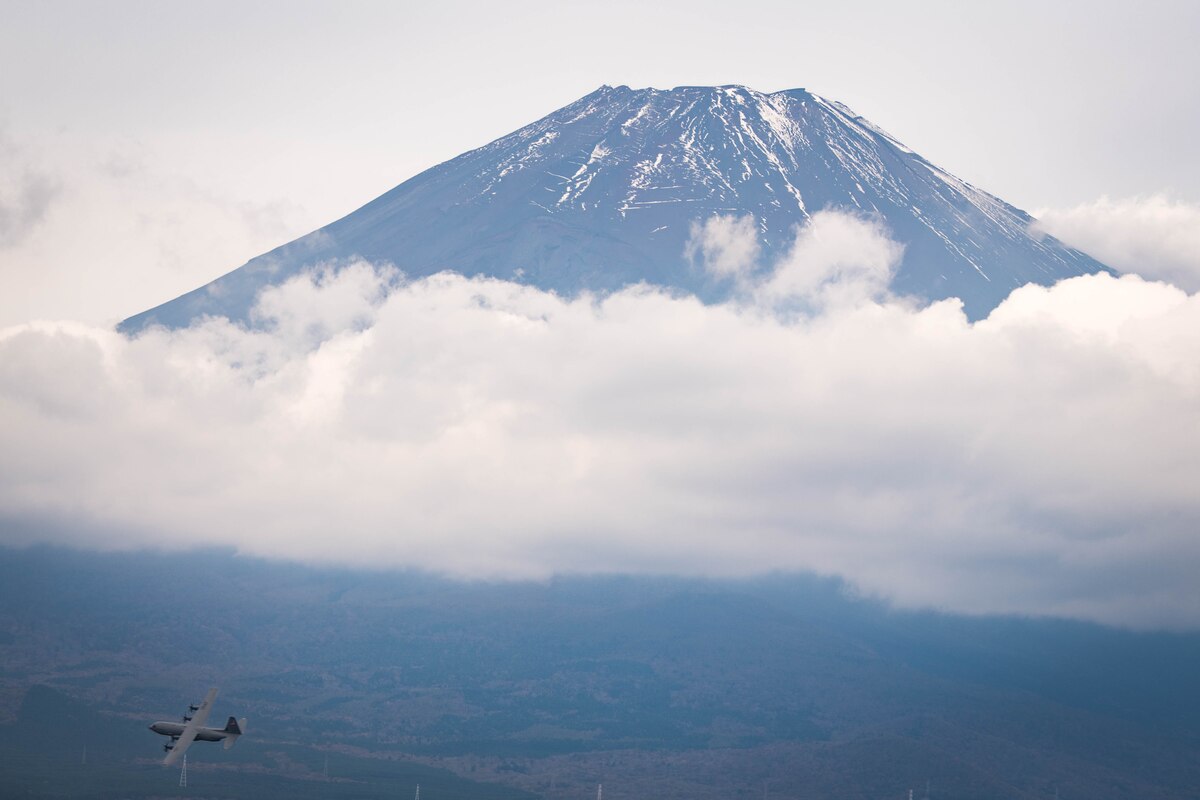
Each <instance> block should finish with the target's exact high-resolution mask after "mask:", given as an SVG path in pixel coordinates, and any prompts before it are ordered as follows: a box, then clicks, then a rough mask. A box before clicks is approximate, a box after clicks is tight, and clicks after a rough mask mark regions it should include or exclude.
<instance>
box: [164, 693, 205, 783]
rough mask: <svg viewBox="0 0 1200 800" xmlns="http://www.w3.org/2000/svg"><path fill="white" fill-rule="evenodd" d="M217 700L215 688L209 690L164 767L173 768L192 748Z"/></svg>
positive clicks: (168, 755)
mask: <svg viewBox="0 0 1200 800" xmlns="http://www.w3.org/2000/svg"><path fill="white" fill-rule="evenodd" d="M216 699H217V689H216V687H215V686H214V687H213V688H212V689H209V690H208V694H206V695H205V696H204V700H203V702H201V703H200V705H199V706H197V707H196V712H195V713H194V714H192V718H191V719H190V720H188V724H187V725H185V726H184V728H183V733H181V734H179V739H178V740H177V741H176V742H175V746H174V747H172V748H171V752H169V753H167V757H166V758H164V759H163V765H164V766H168V767H169V766H171V765H172V764H174V763H175V762H176V760H178V758H179V757H180V756H181V755H183V752H184V751H185V750H187V749H188V748H189V747H191V746H192V742H194V741H196V734H197V733H199V732H200V728H201V727H202V726H203V725H204V723H205V721H206V720H207V719H208V714H209V712H210V711H212V704H213V700H216Z"/></svg>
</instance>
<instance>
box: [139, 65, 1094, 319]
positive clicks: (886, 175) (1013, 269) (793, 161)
mask: <svg viewBox="0 0 1200 800" xmlns="http://www.w3.org/2000/svg"><path fill="white" fill-rule="evenodd" d="M826 208H838V209H849V210H854V211H860V212H863V213H866V214H871V215H878V216H879V217H881V218H882V219H883V220H884V221H885V222H886V224H887V226H888V227H889V228H890V230H891V232H892V235H893V236H894V238H896V239H897V240H899V241H901V242H903V243H904V244H905V245H906V252H905V255H904V260H903V262H902V264H901V266H900V268H899V270H898V272H897V274H896V276H895V279H894V285H893V288H894V289H895V290H896V291H898V292H901V293H904V294H913V295H917V296H920V297H924V298H927V299H942V298H946V297H951V296H954V297H960V298H962V300H963V302H964V304H965V307H966V310H967V313H968V314H969V315H970V316H971V317H973V318H978V317H981V316H985V315H986V314H987V313H988V312H989V311H990V310H991V309H992V308H994V307H995V306H996V305H997V304H999V303H1000V302H1001V301H1002V300H1003V299H1004V298H1005V297H1006V296H1007V295H1008V293H1009V292H1010V291H1011V290H1012V289H1014V288H1016V287H1017V286H1021V285H1023V284H1025V283H1028V282H1031V281H1032V282H1036V283H1042V284H1049V283H1053V282H1054V281H1056V280H1058V279H1061V278H1064V277H1069V276H1073V275H1080V274H1086V273H1091V272H1096V271H1099V270H1104V269H1106V267H1104V265H1102V264H1100V263H1099V262H1097V261H1095V260H1093V259H1092V258H1090V257H1088V256H1087V255H1085V254H1083V253H1081V252H1079V251H1077V250H1072V249H1070V248H1068V247H1065V246H1064V245H1062V244H1061V243H1059V242H1058V241H1056V240H1054V239H1053V238H1050V237H1037V236H1033V235H1031V234H1030V233H1029V230H1028V227H1029V223H1030V222H1031V221H1032V218H1031V217H1030V216H1029V215H1028V214H1026V213H1025V212H1023V211H1021V210H1019V209H1017V208H1014V207H1012V206H1010V205H1008V204H1007V203H1005V202H1003V201H1002V200H999V199H997V198H996V197H993V196H992V195H990V194H987V193H986V192H983V191H981V190H979V189H976V188H975V187H973V186H971V185H970V184H967V183H965V182H964V181H962V180H959V179H958V178H956V177H954V176H953V175H951V174H950V173H949V172H946V171H945V170H943V169H941V168H940V167H937V166H935V165H934V164H932V163H930V162H929V161H926V160H925V159H924V158H922V157H921V156H919V155H917V154H916V153H914V152H912V151H911V150H909V149H908V148H907V147H905V146H904V145H902V144H901V143H900V142H898V141H897V140H896V139H894V138H892V137H891V136H889V135H888V134H887V133H885V132H884V131H882V130H881V129H879V128H878V127H876V126H875V125H872V124H871V123H870V122H868V121H867V120H865V119H863V118H862V117H860V116H858V115H856V114H855V113H854V112H852V111H851V110H850V109H848V108H846V107H845V106H844V105H842V104H840V103H836V102H832V101H829V100H826V99H824V98H822V97H819V96H818V95H815V94H812V93H810V92H807V91H805V90H803V89H791V90H787V91H781V92H774V93H771V94H764V93H761V92H756V91H753V90H750V89H747V88H744V87H740V86H719V87H700V86H683V87H678V88H675V89H671V90H670V91H661V90H658V89H630V88H629V87H627V86H618V87H616V88H613V87H609V86H604V87H601V88H600V89H597V90H596V91H595V92H592V93H591V94H589V95H587V96H586V97H583V98H581V99H580V100H577V101H576V102H574V103H571V104H570V105H568V106H566V107H564V108H561V109H559V110H558V111H555V112H554V113H552V114H550V115H549V116H547V117H544V118H542V119H540V120H538V121H537V122H534V123H532V124H531V125H527V126H525V127H524V128H521V129H520V130H518V131H516V132H515V133H512V134H509V135H508V136H505V137H503V138H501V139H497V140H496V141H494V142H492V143H491V144H488V145H485V146H484V147H481V148H479V149H477V150H472V151H470V152H468V153H464V154H463V155H461V156H459V157H458V158H455V159H453V160H451V161H447V162H446V163H444V164H440V165H438V166H436V167H433V168H432V169H429V170H426V171H425V172H423V173H421V174H420V175H417V176H416V177H414V178H412V179H410V180H408V181H405V182H404V183H402V184H400V185H399V186H397V187H396V188H394V189H392V190H391V191H390V192H388V193H386V194H384V195H383V196H381V197H379V198H377V199H375V200H373V201H372V202H370V203H368V204H367V205H365V206H363V207H362V208H360V209H358V210H357V211H355V212H353V213H352V214H350V215H348V216H346V217H343V218H342V219H340V220H338V221H336V222H334V223H332V224H330V225H327V226H325V227H324V228H321V229H320V230H318V231H315V232H313V233H310V234H308V235H307V236H304V237H301V238H300V239H297V240H296V241H294V242H291V243H288V244H285V245H283V246H282V247H279V248H276V249H275V250H272V251H271V252H269V253H266V254H265V255H262V256H259V257H257V258H255V259H253V260H251V261H250V262H249V263H247V264H245V265H244V266H242V267H241V268H239V269H237V270H234V271H233V272H231V273H229V274H227V275H225V276H224V277H222V278H219V279H217V280H215V281H213V282H212V283H210V284H208V285H207V286H204V287H201V288H199V289H197V290H195V291H193V292H190V293H188V294H185V295H183V296H182V297H179V298H177V299H175V300H172V301H170V302H168V303H165V304H163V305H161V306H158V307H157V308H153V309H151V310H149V311H146V312H144V313H142V314H139V315H137V316H134V317H131V318H129V319H128V320H126V321H125V322H123V323H122V325H121V327H122V329H123V330H125V331H127V332H128V331H136V330H139V329H141V328H142V327H144V326H146V325H150V324H156V323H158V324H164V325H167V326H182V325H186V324H187V323H188V322H189V321H190V320H191V319H193V318H195V317H197V316H199V315H203V314H218V315H226V316H230V317H231V318H236V319H245V318H246V317H247V315H248V311H249V309H250V307H251V306H252V305H253V302H254V298H255V296H256V294H257V292H258V291H259V290H260V289H262V288H263V287H264V286H267V285H270V284H273V283H277V282H279V281H281V280H284V279H286V278H287V277H289V276H291V275H294V274H296V273H297V272H298V271H300V270H302V269H304V268H305V267H306V266H310V265H313V264H315V263H318V262H323V261H335V262H336V261H338V260H344V259H347V258H350V257H354V256H361V257H363V258H366V259H368V260H372V261H387V262H391V263H393V264H395V265H396V266H398V267H400V268H401V269H402V270H404V271H405V272H406V273H407V274H408V275H410V276H423V275H430V274H433V273H435V272H439V271H442V270H446V269H450V270H455V271H458V272H461V273H464V274H467V275H477V274H482V275H491V276H495V277H499V278H505V279H511V280H520V281H525V282H528V283H530V284H533V285H535V286H538V287H541V288H544V289H553V290H555V291H557V292H560V293H564V294H567V295H573V294H575V293H578V292H579V291H581V290H598V291H605V290H613V289H618V288H620V287H622V286H625V285H628V284H632V283H637V282H639V281H646V282H649V283H653V284H657V285H661V286H667V287H675V288H678V289H682V290H685V291H688V292H692V293H695V294H697V295H698V296H700V297H702V298H703V299H705V300H709V301H714V300H720V299H721V298H722V297H724V296H725V295H726V293H727V292H728V291H729V287H728V286H724V285H721V284H718V283H714V282H713V281H712V279H710V278H709V277H707V276H706V275H705V274H704V273H703V271H702V270H700V269H697V268H696V267H695V266H694V265H692V264H691V263H690V262H689V260H688V259H687V258H686V257H685V255H684V250H685V245H686V242H687V239H688V236H689V229H690V227H691V225H692V223H693V222H696V221H702V220H705V219H708V218H709V217H711V216H713V215H717V214H735V215H744V214H753V215H754V217H755V218H756V220H757V221H758V223H759V229H760V233H761V245H762V254H763V260H764V262H765V263H770V262H771V260H772V259H774V258H776V257H778V256H780V255H781V254H783V253H784V252H785V250H786V248H787V247H788V246H789V245H790V243H791V241H792V239H793V236H794V231H795V228H796V226H797V225H799V224H801V223H803V222H804V221H805V219H807V217H808V216H809V215H810V214H813V213H815V212H817V211H820V210H822V209H826Z"/></svg>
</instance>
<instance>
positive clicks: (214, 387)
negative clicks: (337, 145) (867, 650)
mask: <svg viewBox="0 0 1200 800" xmlns="http://www.w3.org/2000/svg"><path fill="white" fill-rule="evenodd" d="M842 223H844V224H845V225H846V226H848V227H846V228H845V229H844V231H843V232H845V231H858V232H859V233H862V229H859V228H854V227H853V226H854V225H855V224H859V223H862V220H858V221H857V223H856V222H855V221H854V220H853V219H844V220H842ZM810 234H811V231H810V232H809V234H805V233H803V232H802V233H801V234H800V239H801V241H800V243H799V244H798V245H797V248H796V250H797V252H798V253H800V254H801V255H800V256H797V258H801V257H804V258H807V257H808V256H804V255H803V254H804V253H807V252H809V251H808V250H807V249H806V248H808V247H810V246H811V247H813V248H816V251H817V252H818V253H820V252H821V248H822V247H825V246H826V245H827V244H828V242H829V241H830V239H826V238H821V239H820V241H819V242H817V243H816V244H811V245H810V244H807V243H806V242H809V241H817V240H816V238H815V237H813V238H811V239H805V236H806V235H810ZM872 235H873V236H875V237H876V238H877V239H878V241H876V242H875V243H874V244H873V245H871V244H869V243H864V242H862V241H858V240H857V238H856V237H855V236H848V237H845V240H846V241H847V242H850V244H849V245H848V246H852V247H853V248H855V249H854V250H853V252H855V253H859V254H863V253H865V254H867V256H868V260H867V262H866V263H858V264H855V263H854V261H853V258H852V257H850V256H847V257H846V258H845V259H841V258H840V257H838V256H837V254H829V253H826V254H824V255H822V256H821V258H820V259H818V260H820V261H821V263H824V264H826V265H836V264H842V265H843V266H841V267H837V268H829V269H826V270H825V272H823V273H822V274H823V275H824V276H825V277H823V278H822V279H821V280H820V281H817V282H816V284H813V282H812V281H811V280H809V279H805V282H803V285H806V286H812V285H822V284H823V283H824V284H828V287H827V288H828V289H830V290H831V291H832V290H834V289H836V287H837V285H838V283H839V276H843V275H844V276H846V283H847V284H848V285H850V286H857V287H858V289H857V290H855V291H850V290H846V291H847V292H849V293H850V294H854V295H855V297H856V299H855V300H854V302H844V303H837V304H832V305H831V304H826V305H823V306H821V307H820V308H819V309H816V310H810V311H806V312H802V313H791V312H789V313H783V314H781V313H778V311H777V307H776V305H775V304H774V303H773V301H764V302H761V303H755V302H753V301H752V298H753V297H754V295H753V293H752V294H750V295H748V297H750V298H751V299H744V300H742V301H740V302H737V303H729V304H724V305H715V306H706V305H703V304H702V303H700V302H699V301H697V300H695V299H691V298H686V297H679V296H674V295H671V294H669V293H667V292H661V291H658V290H656V289H654V288H652V287H644V286H643V287H635V288H630V289H627V290H625V291H622V292H618V293H616V294H613V295H610V296H606V297H603V298H598V297H588V296H584V297H579V298H575V299H566V298H563V297H559V296H556V295H554V294H551V293H546V292H542V291H539V290H537V289H535V288H531V287H529V286H524V285H520V284H516V283H509V282H504V281H498V280H485V279H478V278H477V279H468V278H464V277H462V276H458V275H453V274H448V273H447V274H441V275H437V276H434V277H431V278H428V279H423V280H417V281H404V280H403V279H401V278H399V277H398V276H397V275H396V274H395V273H394V272H393V271H391V270H388V269H376V268H375V267H372V266H370V265H366V264H361V263H360V264H353V265H349V266H345V267H344V268H342V269H341V270H339V271H337V272H334V273H318V274H316V275H309V276H304V277H301V278H297V279H295V280H293V281H291V282H290V283H288V284H286V285H284V286H281V287H278V288H276V289H271V290H268V291H266V292H265V293H264V294H263V295H262V297H261V299H260V301H259V306H258V314H259V315H260V317H259V319H260V322H262V323H264V324H262V325H260V326H257V327H256V328H254V329H245V328H242V327H238V326H236V325H233V324H231V323H229V322H228V321H226V320H223V319H207V320H204V321H203V322H200V323H197V324H195V325H194V326H193V327H191V328H188V329H185V330H175V331H170V330H164V329H153V330H149V331H147V332H145V333H143V334H142V335H140V336H138V337H136V338H125V337H123V336H120V335H118V334H116V333H113V332H112V331H109V330H104V329H97V328H94V327H88V326H84V325H79V324H70V323H54V324H50V323H38V324H27V325H22V326H17V327H13V328H9V329H7V330H5V331H4V332H3V333H2V334H0V518H2V522H0V532H2V533H0V536H2V540H3V541H4V542H6V543H9V544H21V543H27V542H34V541H54V542H60V543H67V544H74V545H80V546H86V547H102V548H113V547H142V546H152V547H171V548H186V547H192V546H195V545H199V544H207V545H223V546H231V547H235V548H237V549H238V550H240V551H242V552H246V553H253V554H259V555H266V556H274V557H285V558H291V559H301V560H310V561H320V562H336V563H341V564H350V565H362V566H372V567H374V566H390V565H410V566H419V567H424V568H428V569H432V570H437V571H442V572H446V573H449V574H454V575H462V576H481V577H498V578H510V577H521V578H528V577H538V576H544V575H548V574H551V573H571V572H591V571H603V572H656V573H659V572H669V573H681V574H702V575H715V576H722V575H725V576H738V575H749V574H755V573H761V572H766V571H774V570H814V571H817V572H819V573H825V574H837V575H841V576H844V577H845V578H847V579H848V580H849V581H851V582H852V583H853V584H854V585H855V586H857V587H858V588H859V589H860V590H861V591H863V592H867V593H873V594H878V595H881V596H883V597H887V598H889V599H891V600H893V601H894V602H897V603H899V604H902V605H906V606H933V607H940V608H946V609H952V610H957V611H966V612H1019V613H1036V614H1061V615H1068V616H1073V617H1080V618H1089V619H1096V620H1102V621H1105V622H1111V623H1119V624H1129V625H1148V626H1154V625H1165V626H1174V627H1195V626H1196V625H1197V624H1198V623H1200V587H1198V585H1197V582H1196V580H1195V575H1196V574H1197V571H1198V570H1200V536H1197V533H1196V531H1197V530H1198V529H1200V494H1198V493H1197V492H1196V490H1195V487H1196V486H1197V485H1200V456H1198V455H1197V454H1198V453H1200V426H1198V425H1197V424H1196V409H1197V408H1200V367H1198V366H1197V365H1200V298H1198V297H1197V296H1193V295H1188V294H1187V293H1186V292H1184V291H1182V290H1180V289H1177V288H1175V287H1173V286H1170V285H1167V284H1162V283H1152V282H1148V281H1146V280H1144V279H1142V278H1139V277H1136V276H1124V277H1119V278H1118V277H1112V276H1108V275H1095V276H1088V277H1081V278H1074V279H1072V280H1069V281H1064V282H1062V283H1060V284H1058V285H1057V286H1054V287H1051V288H1040V287H1026V288H1024V289H1020V290H1018V291H1016V292H1014V294H1013V295H1012V296H1011V297H1010V298H1009V299H1008V300H1007V301H1006V302H1005V303H1004V304H1003V305H1002V306H1001V307H1000V308H999V309H997V310H996V312H995V313H993V314H992V315H991V316H990V317H989V318H988V319H986V320H983V321H980V322H978V323H975V324H971V323H969V322H968V321H967V319H966V318H965V316H964V315H963V313H962V310H961V307H960V306H959V304H958V303H956V302H941V303H936V304H933V305H930V306H927V307H923V308H920V307H917V306H915V305H913V304H908V303H902V302H898V301H895V300H893V299H891V298H887V297H886V296H884V297H876V298H875V299H872V294H873V293H874V292H875V288H876V287H877V283H876V281H875V278H874V277H873V276H876V275H878V274H879V272H880V271H881V270H883V269H885V268H886V267H885V266H884V265H885V264H886V263H888V261H889V259H890V258H891V257H892V255H891V254H892V253H893V250H894V245H890V244H889V243H888V242H887V241H886V238H885V237H882V236H881V235H880V234H879V232H878V231H877V230H876V231H875V232H874V234H872ZM831 236H832V234H831ZM822 242H824V244H822ZM813 258H816V256H813ZM814 263H816V262H814ZM786 268H787V267H785V268H784V269H786ZM864 276H866V277H864ZM764 280H766V281H767V283H766V284H765V285H770V283H769V282H770V281H773V280H783V279H782V278H780V276H779V275H778V274H776V275H775V276H774V277H771V276H768V277H767V278H765V279H764ZM788 285H789V286H792V287H794V286H795V284H788ZM789 291H791V289H789ZM331 309H332V310H331Z"/></svg>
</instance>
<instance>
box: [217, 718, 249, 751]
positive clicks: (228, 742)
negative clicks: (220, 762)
mask: <svg viewBox="0 0 1200 800" xmlns="http://www.w3.org/2000/svg"><path fill="white" fill-rule="evenodd" d="M245 732H246V718H245V717H242V718H241V719H234V718H233V717H230V718H229V722H227V723H225V741H224V743H223V746H224V747H225V749H226V750H228V749H229V748H231V747H233V746H234V744H236V743H237V740H238V738H239V737H240V736H241V735H242V734H243V733H245Z"/></svg>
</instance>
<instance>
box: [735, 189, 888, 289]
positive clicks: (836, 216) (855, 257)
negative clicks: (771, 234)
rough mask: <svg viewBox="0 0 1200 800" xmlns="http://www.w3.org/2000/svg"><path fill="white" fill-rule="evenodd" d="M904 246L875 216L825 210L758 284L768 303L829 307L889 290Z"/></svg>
mask: <svg viewBox="0 0 1200 800" xmlns="http://www.w3.org/2000/svg"><path fill="white" fill-rule="evenodd" d="M903 254H904V247H903V246H902V245H900V244H898V243H896V242H894V241H892V239H891V238H890V237H889V236H888V234H887V230H886V228H885V226H884V224H883V223H882V222H881V221H880V220H878V219H874V218H871V217H864V216H861V215H858V214H852V213H847V212H840V211H819V212H817V213H816V214H813V215H812V217H811V218H810V219H809V221H808V223H807V224H806V225H805V226H804V227H802V228H801V229H800V230H799V232H798V234H797V236H796V241H795V244H794V245H793V246H792V248H791V250H790V251H789V252H788V254H787V255H786V256H785V257H784V258H783V260H782V261H781V262H780V263H779V264H778V265H776V267H775V270H774V272H773V273H772V274H771V275H770V276H768V277H767V278H766V279H765V280H763V281H762V283H761V284H760V285H758V286H757V287H755V294H756V295H757V296H758V298H759V299H760V300H765V301H767V302H768V303H771V304H775V305H781V306H787V305H793V304H797V303H799V304H803V305H804V306H807V307H809V308H826V309H827V308H829V307H831V306H842V305H846V304H853V303H856V302H861V301H864V300H879V299H882V298H884V297H886V296H887V295H888V284H889V283H890V282H891V280H892V275H893V274H894V273H895V270H896V267H897V266H898V265H899V264H900V257H901V256H902V255H903Z"/></svg>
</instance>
